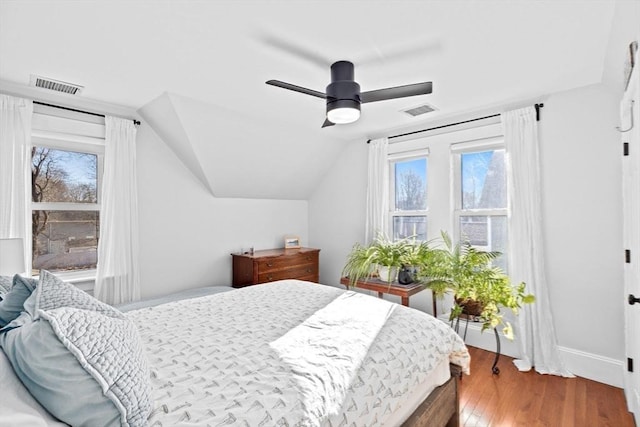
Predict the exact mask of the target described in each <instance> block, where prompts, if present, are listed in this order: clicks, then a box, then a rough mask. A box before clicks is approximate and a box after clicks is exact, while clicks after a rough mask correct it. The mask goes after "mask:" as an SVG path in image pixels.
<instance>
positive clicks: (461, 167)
mask: <svg viewBox="0 0 640 427" xmlns="http://www.w3.org/2000/svg"><path fill="white" fill-rule="evenodd" d="M453 150H454V156H455V157H454V165H455V187H454V188H455V207H456V209H455V227H456V234H457V236H458V238H460V239H461V240H468V241H469V242H470V243H471V244H472V245H473V246H475V247H477V248H478V249H481V250H485V251H499V252H502V254H503V255H502V256H500V257H499V258H498V259H497V260H495V261H494V264H495V265H496V266H499V267H501V268H502V269H504V270H505V271H506V250H507V177H506V168H505V150H504V148H502V147H500V146H495V145H493V146H488V147H487V146H485V147H475V148H471V149H464V148H462V149H458V148H456V147H454V148H453Z"/></svg>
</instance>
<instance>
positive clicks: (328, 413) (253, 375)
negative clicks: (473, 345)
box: [127, 280, 469, 427]
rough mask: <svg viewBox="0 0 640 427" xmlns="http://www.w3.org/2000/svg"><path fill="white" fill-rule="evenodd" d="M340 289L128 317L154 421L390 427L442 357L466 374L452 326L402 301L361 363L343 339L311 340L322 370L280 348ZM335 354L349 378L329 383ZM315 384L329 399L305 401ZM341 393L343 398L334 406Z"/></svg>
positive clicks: (296, 286) (263, 295) (296, 290)
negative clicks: (145, 371)
mask: <svg viewBox="0 0 640 427" xmlns="http://www.w3.org/2000/svg"><path fill="white" fill-rule="evenodd" d="M344 293H345V291H342V290H340V289H336V288H332V287H328V286H322V285H317V284H312V283H308V282H301V281H297V280H286V281H281V282H275V283H271V284H265V285H259V286H251V287H247V288H243V289H239V290H236V291H233V292H225V293H222V294H217V295H212V296H207V297H202V298H197V299H190V300H186V301H178V302H174V303H170V304H164V305H161V306H157V307H151V308H145V309H141V310H136V311H132V312H129V313H127V316H128V317H130V318H131V319H132V320H133V321H134V322H135V323H136V324H137V325H138V327H139V330H140V335H141V338H142V341H143V345H144V347H145V351H146V353H147V357H148V359H149V366H150V369H151V377H152V378H151V381H152V386H153V396H152V397H153V399H154V404H153V411H152V414H151V417H150V419H149V425H150V426H169V425H200V426H205V425H210V426H226V425H229V426H250V427H259V426H292V427H293V426H320V425H322V426H331V427H337V426H343V425H344V426H351V425H354V426H376V425H385V420H387V419H389V418H390V417H391V414H392V413H393V412H394V411H396V410H397V409H398V408H399V407H400V406H402V405H403V402H405V401H406V400H407V398H408V396H409V395H410V394H411V393H412V391H413V390H414V389H415V388H416V387H419V386H420V384H422V383H424V382H425V381H426V378H427V376H428V375H429V374H430V373H431V372H432V371H433V370H434V369H435V367H436V366H437V365H439V364H441V362H442V361H443V360H449V361H451V362H453V363H457V364H459V365H461V366H462V367H463V369H464V370H468V366H469V365H468V364H469V356H468V353H467V351H466V348H465V346H464V344H463V342H462V340H461V339H460V338H459V337H458V336H457V335H456V334H455V333H453V331H452V330H451V328H449V326H448V325H446V324H444V323H442V322H441V321H439V320H437V319H435V318H433V317H432V316H430V315H427V314H425V313H422V312H419V311H416V310H412V309H406V308H404V307H401V306H397V307H395V309H394V310H392V311H391V314H390V315H389V317H388V319H387V320H386V322H384V325H383V326H382V327H381V329H380V330H379V332H378V333H377V336H375V337H373V336H372V339H373V341H372V343H371V344H370V347H369V348H368V351H365V352H364V353H363V354H364V360H363V361H362V360H359V359H360V357H358V356H357V354H356V353H358V352H357V351H356V352H353V353H351V352H349V351H344V343H343V344H342V345H336V342H334V341H332V340H329V339H324V338H323V340H322V341H326V346H325V347H324V349H322V348H318V345H317V342H315V343H313V347H314V350H313V351H316V352H319V353H318V354H321V355H322V358H321V359H319V360H323V362H322V363H321V364H320V363H319V364H318V365H320V366H318V369H319V371H318V372H319V373H318V374H317V375H316V374H314V373H313V371H312V370H310V369H306V368H305V369H304V372H301V371H300V369H299V366H295V365H296V363H292V359H291V357H287V356H286V355H283V356H281V355H280V354H279V352H280V351H283V349H286V348H287V347H286V345H285V346H283V345H282V342H283V339H284V340H285V341H286V337H285V336H287V333H288V332H289V331H290V330H292V329H294V328H296V327H297V326H301V325H303V324H304V323H305V321H307V319H309V318H310V317H312V316H313V315H314V314H315V313H316V312H317V311H318V310H321V309H323V308H324V307H326V306H327V305H329V304H331V303H332V302H333V301H334V300H335V299H336V298H338V297H339V296H340V295H343V294H344ZM373 301H375V300H373ZM375 302H378V301H375ZM383 311H384V310H383ZM316 317H317V316H316ZM345 318H346V319H348V318H349V316H345ZM352 323H353V322H350V321H347V322H346V324H345V325H344V328H345V330H348V329H349V328H351V327H353V324H352ZM332 327H334V328H335V325H332ZM299 329H300V328H298V330H299ZM290 335H291V334H290ZM374 335H375V333H374ZM283 337H285V338H283ZM296 339H298V340H299V337H298V338H296ZM316 341H317V340H316ZM337 342H339V340H338V341H337ZM274 343H275V344H274ZM278 343H280V345H279V344H278ZM361 353H362V352H361ZM332 357H335V358H336V359H339V360H340V363H342V364H345V363H346V365H345V366H349V368H348V369H346V371H349V372H351V374H350V376H351V377H352V378H348V379H347V380H345V378H336V379H335V381H334V384H326V383H327V381H326V378H323V374H322V373H321V372H322V370H323V366H322V365H324V363H325V361H326V360H327V359H331V358H332ZM345 359H346V362H345ZM309 360H311V361H313V360H315V358H314V357H310V358H309ZM293 362H295V360H294V361H293ZM349 364H350V365H349ZM324 375H327V374H324ZM309 376H315V377H316V380H315V381H308V379H309V378H308V377H309ZM305 381H306V383H307V385H305ZM345 381H347V383H346V384H344V382H345ZM314 382H315V383H317V384H321V385H322V388H321V389H322V393H325V394H326V395H327V396H326V399H323V398H320V399H318V398H317V393H316V394H315V398H313V399H310V398H309V395H310V393H309V392H308V390H306V391H305V387H308V383H312V384H313V383H314ZM342 387H344V388H345V389H346V392H344V394H346V396H344V398H343V396H342V394H338V392H340V389H341V388H342ZM318 390H320V388H319V389H318ZM332 390H334V391H332ZM340 393H343V392H340ZM336 396H338V397H337V398H338V399H339V400H342V401H343V402H342V407H341V408H340V409H339V410H337V411H336V410H335V408H333V405H332V403H333V402H334V401H335V399H336ZM321 397H322V396H321ZM318 414H320V415H318Z"/></svg>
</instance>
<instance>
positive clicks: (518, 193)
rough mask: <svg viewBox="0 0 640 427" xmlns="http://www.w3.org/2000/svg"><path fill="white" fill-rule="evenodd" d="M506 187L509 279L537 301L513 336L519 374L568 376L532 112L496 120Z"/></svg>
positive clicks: (526, 309)
mask: <svg viewBox="0 0 640 427" xmlns="http://www.w3.org/2000/svg"><path fill="white" fill-rule="evenodd" d="M501 121H502V126H503V129H504V137H505V146H506V153H507V159H508V160H507V162H508V166H507V170H508V172H507V173H508V182H509V204H510V205H509V225H508V227H509V256H508V262H509V266H508V270H509V276H510V277H511V278H512V279H513V280H514V281H518V282H520V281H524V282H525V283H526V284H527V290H528V291H529V292H531V293H533V294H534V295H535V297H536V301H535V302H534V303H533V304H527V305H525V306H524V307H523V309H521V310H520V314H519V316H518V322H517V328H516V336H517V340H518V344H519V347H520V359H518V360H514V364H515V365H516V366H517V368H518V369H519V370H521V371H528V370H530V369H531V368H532V367H535V370H536V371H537V372H539V373H541V374H554V375H562V376H573V375H572V374H571V373H570V372H569V371H568V370H567V369H566V368H565V367H564V366H563V363H562V360H561V359H560V355H559V352H558V345H557V343H556V335H555V329H554V326H553V318H552V315H551V307H550V304H549V292H548V286H547V279H546V273H545V265H544V256H545V255H544V247H543V239H542V223H543V221H542V209H541V194H540V165H539V147H538V129H537V123H536V112H535V109H534V108H533V107H527V108H522V109H519V110H514V111H508V112H506V113H503V114H501Z"/></svg>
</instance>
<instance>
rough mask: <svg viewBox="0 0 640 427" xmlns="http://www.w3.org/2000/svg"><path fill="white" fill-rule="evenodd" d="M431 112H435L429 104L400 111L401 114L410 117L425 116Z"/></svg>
mask: <svg viewBox="0 0 640 427" xmlns="http://www.w3.org/2000/svg"><path fill="white" fill-rule="evenodd" d="M432 111H436V108H435V107H433V106H431V105H429V104H423V105H418V106H417V107H413V108H409V109H408V110H402V112H403V113H407V114H408V115H410V116H411V117H416V116H421V115H422V114H427V113H430V112H432Z"/></svg>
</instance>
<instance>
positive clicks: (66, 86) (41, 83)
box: [31, 74, 84, 95]
mask: <svg viewBox="0 0 640 427" xmlns="http://www.w3.org/2000/svg"><path fill="white" fill-rule="evenodd" d="M31 86H35V87H41V88H43V89H49V90H55V91H56V92H62V93H68V94H71V95H78V94H79V93H80V91H82V89H84V86H80V85H77V84H75V83H67V82H63V81H60V80H55V79H50V78H48V77H42V76H36V75H35V74H32V75H31Z"/></svg>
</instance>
